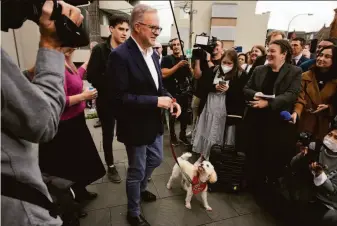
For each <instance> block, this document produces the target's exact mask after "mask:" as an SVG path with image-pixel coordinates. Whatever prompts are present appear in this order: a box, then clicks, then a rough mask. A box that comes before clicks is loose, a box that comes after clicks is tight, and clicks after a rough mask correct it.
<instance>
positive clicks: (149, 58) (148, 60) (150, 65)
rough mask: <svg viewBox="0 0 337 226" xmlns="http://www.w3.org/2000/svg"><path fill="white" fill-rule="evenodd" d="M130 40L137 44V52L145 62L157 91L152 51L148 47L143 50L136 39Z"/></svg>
mask: <svg viewBox="0 0 337 226" xmlns="http://www.w3.org/2000/svg"><path fill="white" fill-rule="evenodd" d="M131 38H132V39H133V41H135V43H136V44H137V46H138V48H139V51H140V52H141V53H142V55H143V57H144V60H145V62H146V65H147V67H148V68H149V70H150V73H151V76H152V78H153V81H154V83H155V84H156V87H157V89H158V88H159V80H158V72H157V70H156V66H155V65H154V61H153V59H152V54H153V49H152V47H149V48H147V49H146V51H145V50H143V49H142V47H140V45H139V44H138V43H137V41H136V39H134V38H133V37H132V36H131Z"/></svg>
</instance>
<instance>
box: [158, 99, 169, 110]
mask: <svg viewBox="0 0 337 226" xmlns="http://www.w3.org/2000/svg"><path fill="white" fill-rule="evenodd" d="M172 102H173V100H172V98H170V97H158V104H157V106H158V107H159V108H164V109H169V108H171V105H172Z"/></svg>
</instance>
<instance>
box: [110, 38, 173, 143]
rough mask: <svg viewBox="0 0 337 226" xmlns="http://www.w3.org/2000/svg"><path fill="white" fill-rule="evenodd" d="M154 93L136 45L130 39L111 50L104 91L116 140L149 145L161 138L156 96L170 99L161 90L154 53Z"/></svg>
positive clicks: (160, 74) (151, 79)
mask: <svg viewBox="0 0 337 226" xmlns="http://www.w3.org/2000/svg"><path fill="white" fill-rule="evenodd" d="M152 59H153V61H154V64H155V67H156V69H157V73H158V80H159V88H158V89H157V87H156V85H155V83H154V80H153V78H152V75H151V73H150V70H149V68H148V66H147V64H146V62H145V60H144V57H143V55H142V53H141V52H140V50H139V48H138V46H137V44H136V42H135V41H134V40H133V39H132V38H131V37H130V38H129V39H128V40H127V41H126V42H125V43H123V44H121V45H120V46H118V47H117V48H116V49H114V50H113V51H112V52H111V53H110V55H109V60H108V64H107V70H106V76H107V81H108V82H107V84H106V85H107V87H108V90H110V94H109V95H110V97H111V103H112V104H113V107H114V112H115V114H116V115H115V116H116V119H117V139H118V141H120V142H122V143H124V144H126V145H135V146H139V145H148V144H152V143H153V142H154V141H155V139H156V136H157V135H158V134H159V135H161V134H163V131H164V126H163V122H162V120H161V119H162V118H161V109H160V108H158V107H157V103H158V97H159V96H169V97H171V95H170V94H169V93H168V92H167V91H166V90H165V89H164V87H163V82H162V73H161V69H160V66H159V62H158V59H157V57H156V56H155V53H154V54H153V55H152Z"/></svg>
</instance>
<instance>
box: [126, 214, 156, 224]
mask: <svg viewBox="0 0 337 226" xmlns="http://www.w3.org/2000/svg"><path fill="white" fill-rule="evenodd" d="M127 220H128V222H129V224H130V225H131V226H150V224H149V223H148V222H147V221H146V220H145V218H144V217H143V216H142V215H139V216H137V217H131V216H129V214H128V215H127Z"/></svg>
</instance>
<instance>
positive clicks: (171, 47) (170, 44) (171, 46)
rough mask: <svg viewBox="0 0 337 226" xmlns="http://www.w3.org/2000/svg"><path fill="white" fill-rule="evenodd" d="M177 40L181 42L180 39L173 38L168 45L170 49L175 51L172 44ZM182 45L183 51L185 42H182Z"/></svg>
mask: <svg viewBox="0 0 337 226" xmlns="http://www.w3.org/2000/svg"><path fill="white" fill-rule="evenodd" d="M175 40H179V38H172V39H171V40H170V41H169V43H168V45H169V47H170V49H173V43H172V42H173V41H175ZM180 43H181V48H182V49H183V48H184V41H183V40H180Z"/></svg>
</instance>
